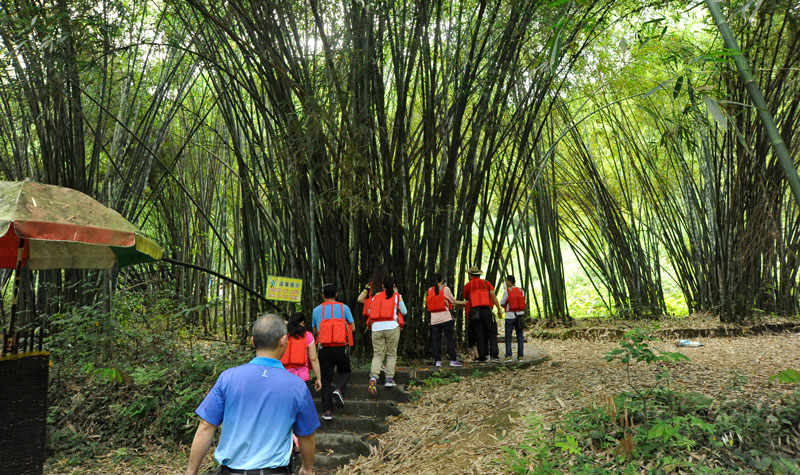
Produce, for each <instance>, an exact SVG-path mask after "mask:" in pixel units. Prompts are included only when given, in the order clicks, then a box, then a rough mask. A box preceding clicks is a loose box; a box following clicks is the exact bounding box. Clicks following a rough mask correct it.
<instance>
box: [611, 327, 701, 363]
mask: <svg viewBox="0 0 800 475" xmlns="http://www.w3.org/2000/svg"><path fill="white" fill-rule="evenodd" d="M655 339H656V338H654V337H653V336H651V335H650V334H648V333H647V332H646V331H644V330H642V329H641V328H638V327H636V328H633V329H631V330H628V331H627V332H625V335H624V336H623V339H622V340H621V341H620V342H619V346H620V348H615V349H613V350H611V351H610V352H608V354H607V355H606V357H605V358H606V361H613V360H615V359H616V358H617V357H619V358H620V360H621V361H622V362H623V363H625V364H626V365H627V364H630V362H631V359H633V360H635V361H636V362H637V363H640V362H644V363H647V364H651V363H656V362H659V361H673V362H680V361H688V360H689V357H688V356H686V355H684V354H682V353H677V352H671V351H661V350H656V351H657V352H658V354H656V353H655V352H653V350H651V349H650V346H649V345H648V344H647V342H648V341H654V340H655Z"/></svg>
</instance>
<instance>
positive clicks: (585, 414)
mask: <svg viewBox="0 0 800 475" xmlns="http://www.w3.org/2000/svg"><path fill="white" fill-rule="evenodd" d="M652 340H653V338H652V337H651V336H650V335H649V334H648V333H647V332H645V331H643V330H641V329H634V330H631V331H629V332H627V333H626V334H625V337H624V338H623V340H622V341H621V342H620V346H619V348H616V349H614V350H612V351H610V352H609V353H608V354H607V356H606V359H607V360H608V361H614V360H616V359H619V360H620V361H621V362H622V363H623V364H625V369H626V374H627V377H628V378H627V379H628V384H629V386H630V387H631V389H632V390H631V391H623V392H621V393H619V394H617V395H616V396H614V397H610V396H609V397H607V398H606V399H605V400H604V401H600V402H599V403H593V404H590V405H589V407H588V408H584V409H582V410H580V411H577V412H572V413H569V414H567V415H565V416H564V417H562V419H561V420H559V421H558V422H556V423H554V424H552V425H551V426H550V427H545V425H544V424H543V423H542V422H541V420H540V419H539V418H538V417H536V416H530V417H528V418H527V419H526V423H527V429H528V430H527V433H526V436H525V442H524V443H523V444H522V445H520V446H516V447H505V448H504V450H505V453H506V456H505V461H504V463H505V465H507V466H508V468H509V469H510V471H512V472H514V473H563V472H569V473H640V472H641V471H642V470H644V471H646V472H648V473H673V472H678V471H682V470H685V471H693V472H698V473H730V472H734V471H735V472H770V473H792V474H800V468H798V467H800V431H798V428H799V427H800V389H799V390H797V391H795V392H794V393H791V394H790V395H789V396H787V397H785V398H783V399H780V400H777V401H773V400H766V401H758V402H753V401H748V400H741V399H730V400H728V399H725V398H723V399H721V400H714V399H712V398H709V397H707V396H704V395H702V394H699V393H693V392H682V391H676V390H673V389H672V388H671V387H670V386H669V372H668V371H661V372H660V373H658V375H657V378H656V379H655V380H656V384H655V385H651V386H647V387H645V386H643V383H641V382H639V381H640V378H637V377H635V376H634V371H635V370H634V367H633V365H634V363H640V364H641V363H644V364H646V365H647V367H648V368H650V367H651V366H655V367H658V369H659V370H660V369H662V367H663V366H665V365H668V364H673V363H677V362H680V361H681V360H683V359H685V358H686V357H685V356H683V355H680V354H677V353H672V352H663V351H659V350H655V351H653V350H651V349H650V347H649V345H648V342H649V341H652ZM784 373H786V372H784ZM741 379H742V375H740V374H734V375H733V376H732V378H731V390H733V391H738V390H739V387H740V385H741V382H742V381H741ZM784 379H786V380H789V379H790V378H787V377H785V376H784Z"/></svg>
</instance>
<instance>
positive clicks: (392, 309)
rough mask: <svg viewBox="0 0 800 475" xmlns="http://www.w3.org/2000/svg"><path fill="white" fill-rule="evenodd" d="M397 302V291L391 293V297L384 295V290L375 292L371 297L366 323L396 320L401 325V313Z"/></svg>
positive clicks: (398, 300) (398, 297) (398, 298)
mask: <svg viewBox="0 0 800 475" xmlns="http://www.w3.org/2000/svg"><path fill="white" fill-rule="evenodd" d="M399 303H400V294H399V293H397V292H395V293H393V294H392V296H391V297H386V292H381V293H379V294H375V296H374V297H372V305H371V306H370V312H369V320H368V323H370V324H371V323H373V322H388V321H392V320H396V321H397V323H399V324H400V326H401V327H402V326H403V323H404V322H403V314H402V313H400V309H399V308H398V305H399Z"/></svg>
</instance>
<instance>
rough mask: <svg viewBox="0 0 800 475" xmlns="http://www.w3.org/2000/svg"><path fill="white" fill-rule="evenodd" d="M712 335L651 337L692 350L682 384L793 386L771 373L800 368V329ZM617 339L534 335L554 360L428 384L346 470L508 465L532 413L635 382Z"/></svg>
mask: <svg viewBox="0 0 800 475" xmlns="http://www.w3.org/2000/svg"><path fill="white" fill-rule="evenodd" d="M703 343H704V344H705V346H703V347H702V348H675V346H674V345H673V344H672V343H664V342H654V343H653V344H652V345H651V346H652V347H654V348H659V349H663V350H666V351H680V352H681V353H684V354H685V355H687V356H689V357H690V358H691V361H689V362H687V363H681V364H678V365H674V366H673V367H671V368H670V371H671V374H672V380H673V387H676V388H680V389H685V390H688V391H697V392H701V393H704V394H707V395H709V396H711V397H715V398H717V397H720V396H721V395H728V396H741V397H746V398H764V397H767V395H770V394H773V393H774V392H781V391H784V392H785V391H789V390H790V388H787V387H785V385H784V386H783V387H780V388H779V387H778V386H777V385H776V384H775V383H770V381H769V379H768V378H769V376H771V375H773V374H775V373H777V372H779V371H781V370H783V369H786V368H796V369H797V368H800V334H798V333H795V334H787V335H779V336H755V337H747V338H707V339H704V340H703ZM615 347H617V344H616V343H612V342H587V341H580V340H567V341H559V340H529V343H528V344H527V345H526V352H527V353H528V354H531V353H532V352H533V351H538V352H542V353H544V354H547V355H549V356H550V358H551V361H549V362H547V363H545V364H544V365H541V366H538V367H533V368H530V369H528V370H525V371H519V372H503V373H500V374H494V375H491V376H488V377H485V378H478V379H469V380H463V381H459V382H456V383H452V384H448V385H444V386H439V387H436V388H433V389H430V390H428V391H426V392H425V393H424V394H423V395H422V396H421V398H420V400H419V401H418V402H415V403H414V402H412V403H409V404H407V405H406V406H405V407H403V411H404V412H403V414H402V415H401V416H398V417H396V418H395V419H394V420H393V421H392V423H391V425H390V429H389V432H387V433H386V434H383V435H381V436H380V438H379V440H380V445H379V447H378V448H377V449H376V450H375V451H374V452H373V454H371V455H370V456H369V457H361V458H359V459H356V460H355V461H353V462H352V463H351V464H350V465H349V466H346V467H344V468H342V469H341V470H340V471H339V472H338V473H340V474H346V473H364V474H367V473H383V472H388V471H392V472H394V473H437V474H443V473H453V474H455V473H507V471H508V470H507V468H505V467H504V466H502V465H500V464H498V460H502V458H503V447H512V446H515V445H517V444H519V443H521V442H522V440H523V437H524V434H525V421H524V416H527V415H532V414H535V415H538V416H539V417H541V419H542V420H543V421H544V422H545V424H547V423H548V422H552V421H554V420H557V419H559V417H560V416H561V415H562V414H563V413H566V412H570V411H573V410H577V409H579V408H581V407H585V406H587V405H588V404H589V403H590V402H592V401H605V399H606V397H609V396H613V395H614V394H616V393H617V392H619V391H621V390H625V389H628V386H627V379H626V373H625V371H624V367H623V366H622V364H620V363H618V362H612V363H607V362H606V361H604V359H603V356H604V355H605V353H607V352H608V351H609V350H611V349H613V348H615ZM501 352H502V349H501ZM653 373H654V371H653V370H652V369H647V368H643V367H642V368H637V372H636V373H635V374H634V376H635V377H636V378H637V380H638V381H639V382H640V383H646V382H647V381H653Z"/></svg>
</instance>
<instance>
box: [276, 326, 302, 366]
mask: <svg viewBox="0 0 800 475" xmlns="http://www.w3.org/2000/svg"><path fill="white" fill-rule="evenodd" d="M307 357H308V347H307V346H306V335H305V334H303V336H302V337H300V338H294V337H289V345H288V346H287V347H286V352H285V353H284V354H283V356H282V357H281V363H283V367H284V368H302V367H303V366H306V365H307V364H308V361H307V360H306V358H307Z"/></svg>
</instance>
